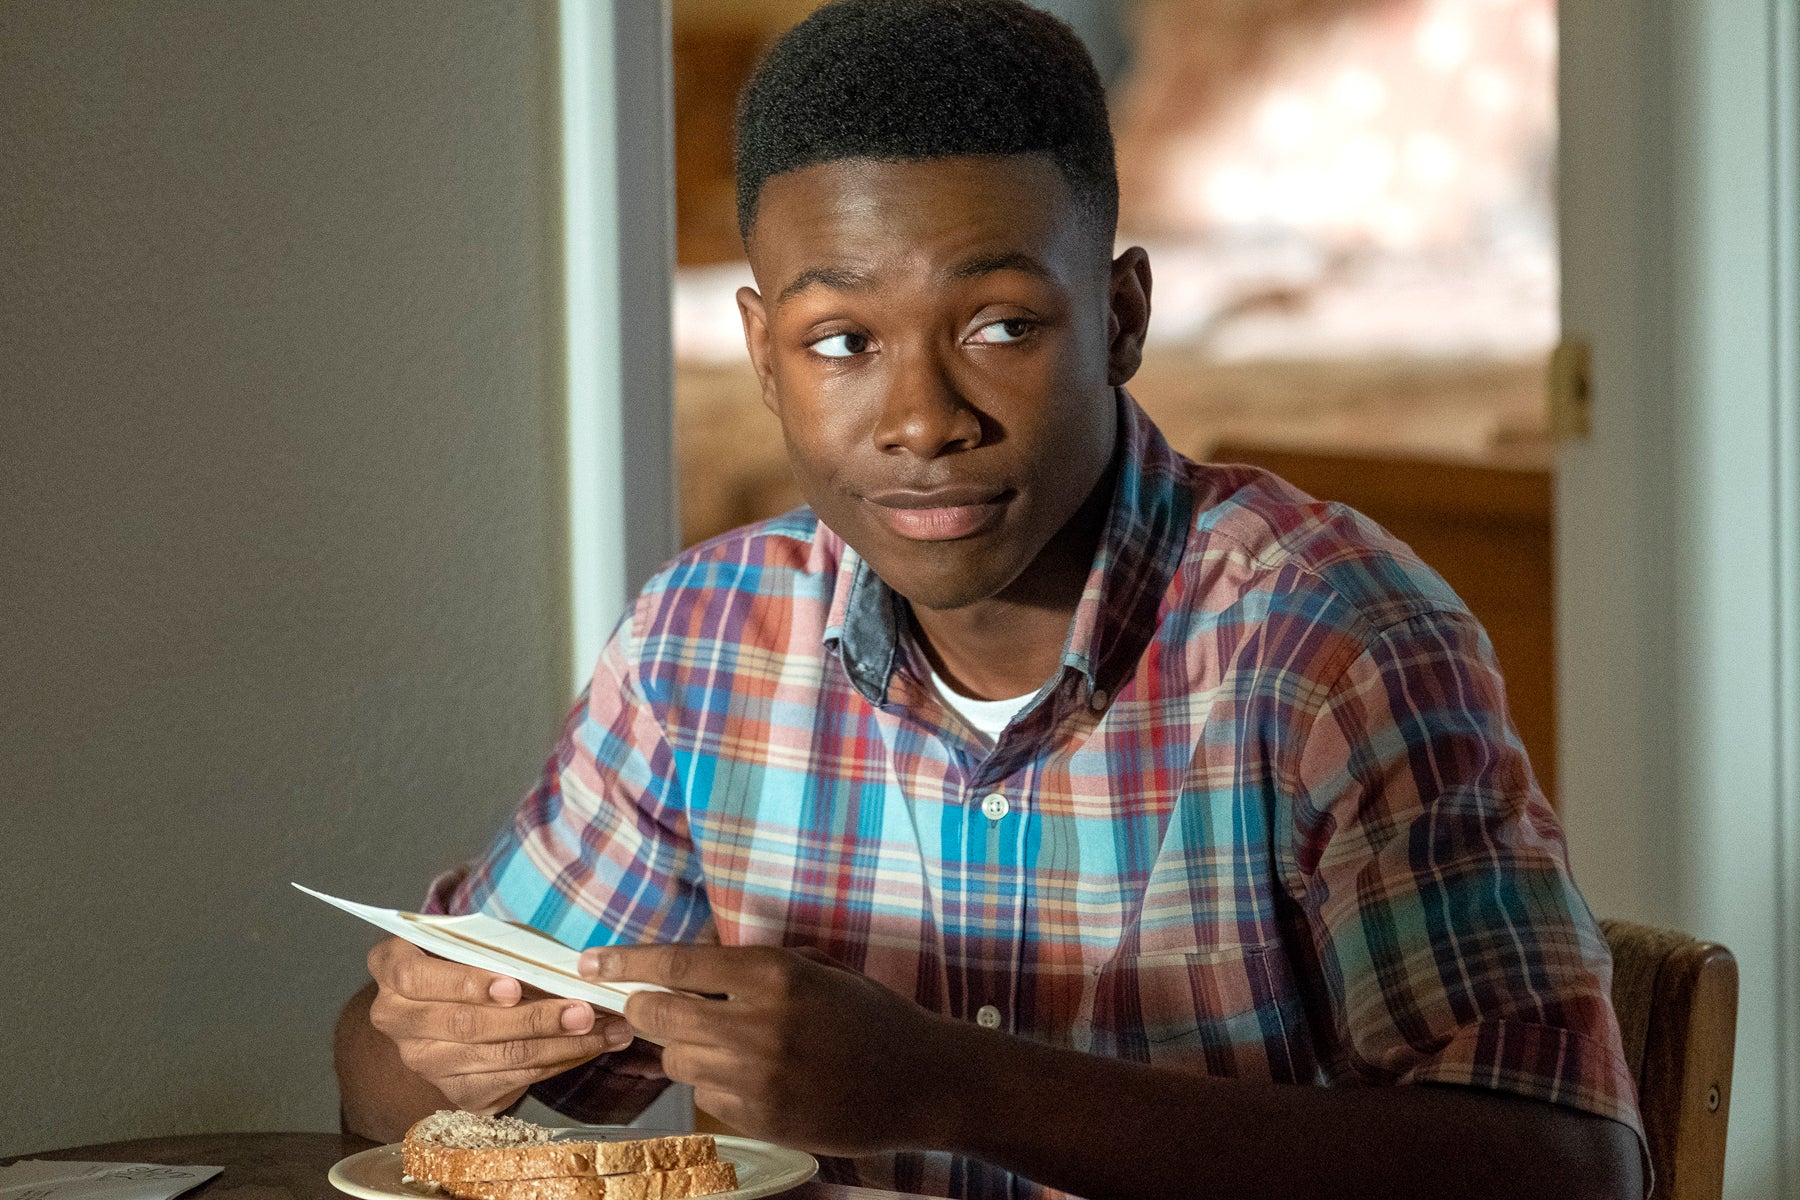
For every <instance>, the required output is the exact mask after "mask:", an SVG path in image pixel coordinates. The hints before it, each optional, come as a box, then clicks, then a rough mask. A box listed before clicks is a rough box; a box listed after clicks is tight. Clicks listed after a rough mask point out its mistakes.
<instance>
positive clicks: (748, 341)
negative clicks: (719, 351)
mask: <svg viewBox="0 0 1800 1200" xmlns="http://www.w3.org/2000/svg"><path fill="white" fill-rule="evenodd" d="M737 306H738V316H739V317H740V318H742V319H743V322H744V349H746V350H748V351H750V365H751V366H752V367H755V368H756V378H757V382H759V383H761V384H762V401H763V405H764V406H765V407H766V408H767V409H768V410H769V411H770V412H774V413H777V415H780V414H779V413H778V412H777V410H776V403H775V356H774V354H773V353H772V352H771V351H770V348H769V313H768V310H767V309H765V308H764V307H763V298H762V295H761V294H760V293H758V292H757V290H756V289H755V288H748V287H741V288H739V289H738V290H737Z"/></svg>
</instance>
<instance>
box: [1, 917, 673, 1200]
mask: <svg viewBox="0 0 1800 1200" xmlns="http://www.w3.org/2000/svg"><path fill="white" fill-rule="evenodd" d="M294 886H295V887H297V888H299V889H300V890H301V891H303V892H305V893H306V894H307V895H309V896H317V897H318V898H319V899H321V900H323V901H324V902H325V903H327V904H330V905H334V906H335V907H337V908H341V909H343V910H344V911H345V912H347V913H350V914H351V915H353V916H358V917H361V918H362V919H363V920H365V921H367V922H368V923H369V924H371V925H375V926H379V927H380V928H382V929H385V930H387V931H388V932H389V933H391V934H393V935H394V936H395V937H401V938H405V939H406V940H407V941H409V942H411V943H412V944H413V945H415V946H417V947H418V948H419V949H421V950H426V951H429V952H430V953H432V954H435V955H437V956H438V957H439V958H447V959H449V960H450V961H451V962H459V963H462V964H463V965H464V966H470V967H480V968H481V969H482V970H484V971H493V972H494V973H495V974H498V975H507V976H511V977H512V978H514V979H517V980H518V981H519V982H520V983H529V984H530V985H531V986H533V987H535V988H541V989H542V990H544V991H546V992H548V993H550V995H552V996H563V997H566V998H567V999H570V1000H585V1001H587V1002H588V1003H589V1004H592V1005H593V1006H594V1007H596V1008H604V1009H605V1010H606V1011H608V1012H614V1013H623V1012H624V1011H625V1000H626V998H627V997H629V996H630V995H631V994H632V993H633V992H666V991H668V990H669V989H668V988H665V987H660V986H658V985H657V984H654V983H596V982H594V981H593V980H591V979H585V978H583V977H582V975H581V973H580V972H579V971H578V970H576V963H577V961H578V960H579V959H580V957H581V952H580V951H578V950H571V949H570V948H569V947H567V946H565V945H563V944H562V943H561V942H559V941H557V940H556V939H555V938H553V937H550V936H548V935H546V934H543V933H540V932H538V931H537V930H535V929H533V928H531V927H530V926H529V925H515V924H513V923H512V922H510V921H501V920H497V919H495V918H493V917H490V916H487V915H486V914H484V913H470V914H469V915H467V916H462V917H434V916H427V915H425V914H424V913H414V912H404V911H402V910H400V909H397V908H376V907H375V906H374V905H372V904H358V903H357V902H356V901H354V900H340V899H338V898H337V897H336V896H327V895H326V894H325V893H324V892H315V891H313V889H311V888H309V887H306V886H304V885H302V884H298V883H296V884H295V885H294ZM4 1200H11V1198H10V1197H6V1198H4Z"/></svg>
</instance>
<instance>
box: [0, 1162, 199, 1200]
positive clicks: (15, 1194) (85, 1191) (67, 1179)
mask: <svg viewBox="0 0 1800 1200" xmlns="http://www.w3.org/2000/svg"><path fill="white" fill-rule="evenodd" d="M223 1169H224V1168H222V1167H188V1166H180V1167H165V1166H162V1165H161V1164H159V1163H97V1162H48V1161H46V1160H44V1159H40V1158H33V1159H27V1160H26V1161H24V1162H16V1163H14V1164H13V1165H12V1166H10V1167H0V1200H169V1198H170V1197H171V1196H179V1195H181V1193H183V1192H185V1191H187V1190H188V1189H189V1188H191V1187H195V1186H197V1185H199V1184H202V1183H205V1182H206V1181H207V1180H209V1179H211V1178H212V1177H213V1176H214V1175H217V1174H218V1173H219V1172H220V1171H221V1170H223Z"/></svg>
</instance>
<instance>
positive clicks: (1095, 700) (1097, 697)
mask: <svg viewBox="0 0 1800 1200" xmlns="http://www.w3.org/2000/svg"><path fill="white" fill-rule="evenodd" d="M1111 699H1112V697H1111V696H1109V695H1107V694H1106V689H1105V688H1095V689H1094V694H1093V695H1091V696H1089V697H1088V707H1089V708H1091V709H1093V710H1094V711H1095V712H1100V711H1101V710H1103V709H1104V708H1105V707H1106V702H1107V701H1108V700H1111Z"/></svg>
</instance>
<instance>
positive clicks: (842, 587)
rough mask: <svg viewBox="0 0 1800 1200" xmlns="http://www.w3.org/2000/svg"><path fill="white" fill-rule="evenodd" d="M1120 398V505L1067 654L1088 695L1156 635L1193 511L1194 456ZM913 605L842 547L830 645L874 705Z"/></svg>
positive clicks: (1112, 682)
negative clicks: (1190, 474)
mask: <svg viewBox="0 0 1800 1200" xmlns="http://www.w3.org/2000/svg"><path fill="white" fill-rule="evenodd" d="M1116 395H1117V398H1118V410H1119V440H1118V446H1117V448H1116V449H1115V451H1114V454H1115V464H1116V466H1117V468H1118V469H1117V472H1116V476H1115V479H1114V483H1113V496H1112V504H1111V506H1110V507H1109V508H1108V510H1107V517H1106V526H1105V528H1104V530H1103V531H1102V533H1101V535H1100V545H1099V549H1098V550H1097V551H1096V552H1095V555H1094V563H1093V566H1092V567H1090V568H1089V570H1088V577H1087V583H1086V585H1085V586H1084V587H1083V588H1082V593H1081V600H1080V602H1079V603H1077V605H1076V606H1075V616H1074V619H1073V620H1072V621H1071V622H1070V625H1069V639H1068V642H1067V643H1066V644H1065V645H1064V647H1063V655H1062V662H1063V666H1064V668H1065V673H1066V672H1067V671H1074V672H1076V673H1078V674H1079V676H1080V677H1081V679H1082V681H1083V685H1084V686H1083V690H1084V691H1085V693H1086V694H1085V696H1084V697H1083V699H1084V700H1091V699H1092V698H1093V697H1094V696H1095V694H1096V693H1104V694H1105V697H1110V696H1111V695H1114V694H1117V691H1118V687H1119V684H1120V683H1122V682H1123V681H1124V680H1125V679H1126V678H1127V677H1128V676H1129V675H1130V674H1131V671H1132V668H1133V667H1134V666H1135V665H1136V663H1137V660H1138V656H1139V655H1140V654H1142V653H1143V650H1144V647H1145V646H1146V645H1148V644H1149V642H1150V638H1151V637H1152V636H1153V635H1154V634H1155V632H1156V621H1157V612H1158V610H1159V609H1160V607H1161V605H1162V598H1163V593H1164V592H1166V591H1167V590H1168V586H1169V581H1170V580H1171V579H1173V578H1174V575H1175V571H1176V569H1177V568H1178V567H1179V566H1180V563H1181V557H1182V554H1183V552H1184V551H1185V550H1186V548H1187V534H1188V527H1189V524H1190V518H1191V516H1192V514H1193V492H1192V489H1191V487H1190V486H1189V482H1188V479H1187V465H1188V464H1187V460H1186V459H1184V458H1182V457H1181V456H1180V455H1179V454H1177V453H1175V451H1174V450H1173V449H1172V448H1171V447H1170V446H1169V443H1168V442H1167V441H1166V440H1165V439H1164V438H1163V436H1162V433H1161V431H1160V430H1158V429H1157V428H1156V426H1155V425H1154V424H1153V423H1152V422H1151V420H1150V418H1149V416H1148V415H1146V414H1145V412H1144V410H1143V409H1142V408H1140V407H1138V403H1137V401H1136V400H1133V399H1132V398H1131V395H1130V394H1129V393H1128V392H1126V391H1125V389H1124V388H1119V389H1116ZM821 531H822V532H823V531H824V530H823V526H821ZM831 536H832V537H833V538H834V539H835V538H836V535H835V534H832V535H831ZM837 540H839V541H840V544H841V539H837ZM905 604H906V601H905V600H904V599H902V598H901V597H900V596H899V595H898V594H897V593H895V592H894V590H893V589H892V588H890V587H888V586H887V584H885V583H883V582H882V581H881V578H880V577H879V576H878V575H876V574H875V571H874V569H873V568H871V567H870V566H869V564H868V563H867V562H865V561H864V560H863V558H862V557H861V556H860V555H859V554H857V553H856V551H855V550H853V549H851V548H850V547H849V546H848V545H847V544H844V547H843V554H842V557H841V558H840V560H839V564H838V573H837V581H836V587H835V590H834V591H833V594H832V600H831V610H830V614H829V616H828V617H827V618H826V623H825V625H826V627H825V637H824V642H825V645H826V646H827V647H835V649H836V651H837V654H838V657H839V658H840V659H841V661H842V662H843V665H844V671H845V673H846V674H847V675H848V676H849V679H850V682H851V683H852V685H854V686H855V688H856V690H857V691H859V692H861V693H862V694H863V696H864V697H865V698H867V699H868V701H869V703H871V704H873V705H875V706H876V707H881V706H882V705H884V704H885V703H886V702H887V699H888V688H889V684H890V683H891V682H892V680H893V675H894V669H895V667H896V666H897V665H898V664H899V663H900V662H901V660H902V659H903V658H904V657H905V650H904V649H903V647H904V645H905V639H904V638H903V637H902V636H901V635H902V631H903V630H904V628H905V624H906V623H905V616H906V608H905ZM1046 690H1049V689H1046ZM1104 703H1105V699H1104V698H1103V699H1102V701H1101V705H1104Z"/></svg>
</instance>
